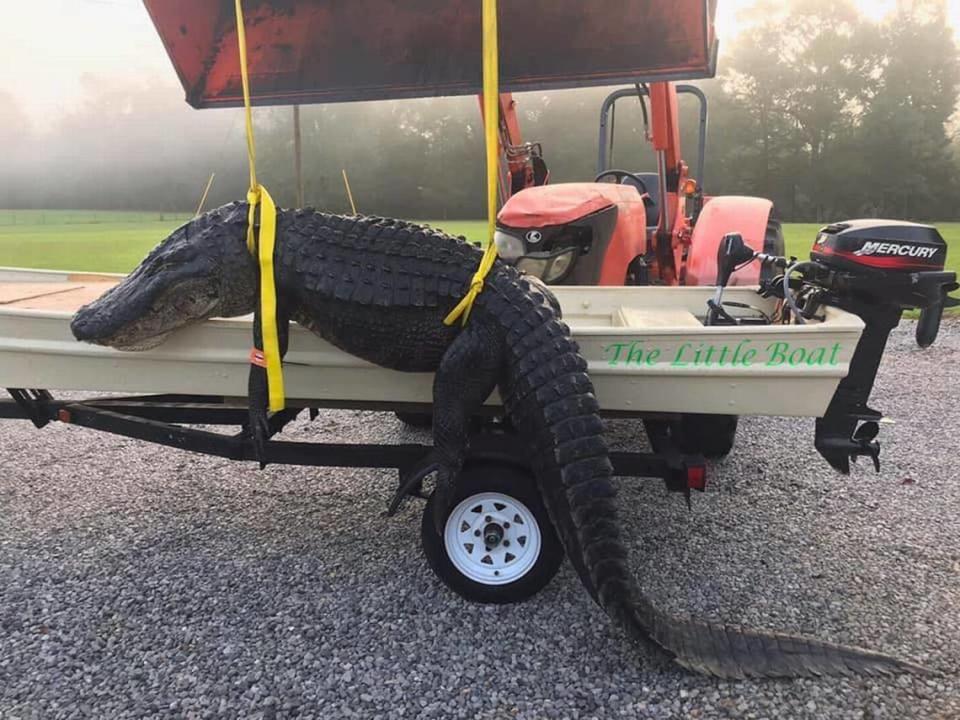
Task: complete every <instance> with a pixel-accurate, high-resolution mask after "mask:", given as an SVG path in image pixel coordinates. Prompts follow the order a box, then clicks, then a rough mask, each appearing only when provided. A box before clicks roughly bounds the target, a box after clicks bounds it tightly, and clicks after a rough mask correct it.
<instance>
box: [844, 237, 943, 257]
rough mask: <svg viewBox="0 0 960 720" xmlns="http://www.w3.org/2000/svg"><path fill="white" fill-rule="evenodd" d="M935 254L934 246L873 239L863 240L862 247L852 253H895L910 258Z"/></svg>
mask: <svg viewBox="0 0 960 720" xmlns="http://www.w3.org/2000/svg"><path fill="white" fill-rule="evenodd" d="M936 254H937V248H935V247H920V246H919V245H901V244H900V243H889V242H874V241H869V242H865V243H864V244H863V247H862V248H860V249H859V250H857V251H856V252H855V253H854V255H896V256H899V257H912V258H932V257H933V256H934V255H936Z"/></svg>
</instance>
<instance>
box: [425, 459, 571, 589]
mask: <svg viewBox="0 0 960 720" xmlns="http://www.w3.org/2000/svg"><path fill="white" fill-rule="evenodd" d="M433 507H434V498H433V497H432V496H431V498H430V499H429V500H428V501H427V504H426V507H425V508H424V511H423V519H422V522H421V526H420V536H421V540H422V542H423V551H424V554H425V555H426V557H427V562H428V563H429V564H430V567H431V568H432V569H433V571H434V573H436V575H437V577H439V578H440V579H441V580H442V581H443V582H444V583H445V584H446V585H447V587H449V588H450V589H451V590H453V591H454V592H456V593H457V594H459V595H461V596H463V597H464V598H466V599H467V600H471V601H473V602H482V603H514V602H521V601H523V600H526V599H528V598H530V597H533V596H534V595H536V594H537V593H538V592H539V591H540V590H541V589H542V588H544V587H545V586H546V585H547V584H548V583H549V582H550V580H551V579H552V578H553V576H554V575H556V573H557V570H558V569H559V568H560V563H561V562H563V555H564V552H563V546H562V545H561V544H560V540H559V538H557V534H556V532H555V531H554V529H553V525H552V523H551V522H550V518H549V516H548V515H547V511H546V508H544V506H543V502H542V501H541V499H540V493H539V491H538V490H537V487H536V483H535V481H534V479H533V478H532V477H531V476H530V475H529V474H528V473H525V472H523V471H521V470H519V469H517V468H515V467H511V466H509V465H502V464H487V463H484V464H477V465H471V466H469V467H467V468H466V469H464V471H463V472H462V473H461V475H460V477H459V478H458V480H457V491H456V494H455V496H454V499H453V507H452V509H451V511H450V513H449V514H448V515H447V519H446V523H445V526H444V529H443V534H442V535H438V534H437V530H436V527H435V526H434V521H433Z"/></svg>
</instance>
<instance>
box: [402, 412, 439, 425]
mask: <svg viewBox="0 0 960 720" xmlns="http://www.w3.org/2000/svg"><path fill="white" fill-rule="evenodd" d="M393 414H394V415H396V416H397V420H399V421H400V422H402V423H403V424H404V425H409V426H410V427H414V428H428V427H432V426H433V415H431V414H430V413H424V412H410V411H408V410H397V411H396V412H394V413H393Z"/></svg>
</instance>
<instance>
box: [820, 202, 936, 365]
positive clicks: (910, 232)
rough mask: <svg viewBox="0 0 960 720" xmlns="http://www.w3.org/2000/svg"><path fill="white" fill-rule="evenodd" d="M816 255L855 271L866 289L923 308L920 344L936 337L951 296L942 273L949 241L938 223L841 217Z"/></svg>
mask: <svg viewBox="0 0 960 720" xmlns="http://www.w3.org/2000/svg"><path fill="white" fill-rule="evenodd" d="M810 257H811V259H813V260H814V261H816V262H819V263H820V264H822V265H825V266H827V267H830V268H834V269H836V270H838V271H840V272H843V271H847V272H851V273H854V274H855V275H856V280H855V282H854V283H853V284H854V285H855V286H857V288H858V291H859V292H861V293H864V294H868V295H869V294H874V295H876V296H877V297H878V300H879V301H897V302H899V304H900V305H902V306H903V307H904V308H920V309H921V310H920V321H919V322H918V323H917V332H916V338H917V344H918V345H920V347H928V346H930V345H932V344H933V341H934V340H936V338H937V332H938V331H939V329H940V317H941V316H942V315H943V308H944V304H945V302H946V300H947V290H946V289H945V284H944V282H942V281H943V280H945V278H944V277H940V275H941V274H943V269H944V264H945V262H946V259H947V244H946V242H944V239H943V237H942V236H941V235H940V233H939V232H938V231H937V229H936V228H935V227H932V226H930V225H918V224H915V223H909V222H901V221H896V220H852V221H849V222H843V223H836V224H834V225H828V226H827V227H825V228H823V229H822V230H821V231H820V233H819V234H818V235H817V240H816V242H815V243H814V246H813V252H811V253H810ZM931 273H932V274H931ZM946 275H952V273H946ZM948 282H949V280H948ZM871 291H872V292H871Z"/></svg>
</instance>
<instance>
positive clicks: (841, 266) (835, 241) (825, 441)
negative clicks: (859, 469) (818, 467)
mask: <svg viewBox="0 0 960 720" xmlns="http://www.w3.org/2000/svg"><path fill="white" fill-rule="evenodd" d="M946 257H947V245H946V243H945V242H944V240H943V237H941V235H940V233H939V232H938V231H937V229H936V228H934V227H931V226H930V225H918V224H915V223H909V222H901V221H896V220H851V221H848V222H842V223H835V224H833V225H827V226H826V227H824V228H823V229H822V230H820V232H819V233H818V234H817V238H816V241H815V242H814V245H813V250H812V252H811V253H810V260H809V261H807V262H800V263H795V264H794V265H792V266H791V267H790V268H788V269H787V270H786V272H785V274H784V275H783V276H781V277H780V278H777V279H773V280H770V281H768V282H767V287H766V288H765V291H766V292H767V293H769V294H777V295H780V296H781V297H783V296H785V295H786V296H787V298H788V299H789V300H790V302H791V303H792V307H794V311H795V312H796V313H797V320H798V321H799V322H803V320H804V319H805V318H806V319H809V318H812V317H814V316H815V315H816V314H817V313H818V311H819V309H820V308H821V307H822V306H823V305H833V306H836V307H839V308H841V309H842V310H846V311H848V312H851V313H853V314H855V315H858V316H859V317H860V318H861V319H862V320H863V322H864V324H865V325H866V327H865V328H864V331H863V335H862V336H861V337H860V342H859V344H858V345H857V349H856V351H855V352H854V355H853V358H852V360H851V362H850V372H849V374H848V375H847V376H846V377H845V378H844V379H843V380H841V381H840V385H839V386H838V388H837V391H836V393H835V394H834V396H833V400H832V401H831V402H830V406H829V407H828V408H827V412H826V414H825V415H824V416H823V417H822V418H819V419H818V420H817V423H816V447H817V450H818V451H819V452H820V454H821V455H822V456H823V457H824V458H825V459H826V460H827V462H829V463H830V464H831V465H832V466H833V467H834V468H836V469H837V470H840V471H841V472H843V473H848V472H849V471H850V459H851V458H853V459H855V458H857V457H859V456H864V455H865V456H868V457H870V458H872V459H873V462H874V466H875V467H876V469H877V470H879V469H880V460H879V453H880V446H879V443H877V441H876V436H877V434H878V433H879V430H880V428H879V425H878V421H879V420H880V419H881V417H882V414H881V413H879V412H877V411H876V410H873V409H871V408H870V407H869V406H868V405H867V401H868V400H869V397H870V391H871V390H872V388H873V382H874V379H875V378H876V375H877V369H878V368H879V366H880V359H881V358H882V356H883V351H884V348H885V347H886V344H887V338H888V337H889V335H890V331H891V330H893V328H895V327H896V326H897V325H898V324H899V322H900V317H901V315H902V314H903V311H904V310H906V309H913V308H917V309H919V310H920V311H921V316H920V321H919V322H918V324H917V335H916V337H917V342H918V343H919V344H920V346H921V347H927V346H928V345H930V344H932V343H933V341H934V339H935V338H936V335H937V331H938V329H939V327H940V317H941V315H942V314H943V309H944V307H945V306H946V305H953V304H956V301H955V300H954V299H953V298H950V297H948V295H947V293H948V292H950V291H952V290H955V289H957V277H956V273H953V272H946V271H944V263H945V261H946ZM793 274H799V275H800V276H801V279H800V280H797V279H795V278H794V279H791V276H792V275H793ZM777 283H780V284H781V285H782V288H777V287H775V286H776V284H777ZM790 288H796V290H797V293H796V294H795V295H793V296H792V297H791V296H790V295H791V290H790Z"/></svg>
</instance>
